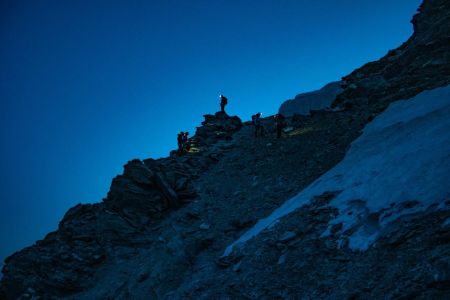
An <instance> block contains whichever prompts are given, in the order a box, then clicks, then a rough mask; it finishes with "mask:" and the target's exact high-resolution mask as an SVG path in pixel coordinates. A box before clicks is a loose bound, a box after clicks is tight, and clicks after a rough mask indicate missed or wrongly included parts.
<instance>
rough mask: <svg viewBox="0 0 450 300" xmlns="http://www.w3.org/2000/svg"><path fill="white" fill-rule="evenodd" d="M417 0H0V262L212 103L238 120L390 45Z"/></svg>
mask: <svg viewBox="0 0 450 300" xmlns="http://www.w3.org/2000/svg"><path fill="white" fill-rule="evenodd" d="M420 2H421V1H420V0H364V1H361V0H341V1H336V0H318V1H310V0H271V1H268V0H252V1H250V0H239V1H238V0H201V1H200V0H196V1H194V0H177V1H175V0H159V1H156V0H155V1H143V0H141V1H140V0H135V1H126V0H123V1H106V0H105V1H94V0H92V1H61V0H55V1H32V0H30V1H18V0H2V1H0V101H1V109H0V141H1V147H0V260H3V259H4V258H5V257H6V256H7V255H10V254H12V253H13V252H14V251H16V250H18V249H20V248H22V247H24V246H27V245H31V244H32V243H33V242H34V241H35V240H37V239H41V238H43V237H44V235H45V234H46V233H48V232H49V231H52V230H55V229H56V227H57V224H58V221H59V220H60V219H61V218H62V216H63V215H64V213H65V211H66V210H67V209H69V208H70V207H72V206H73V205H75V204H77V203H79V202H82V203H88V202H98V201H101V199H102V198H103V197H104V196H105V195H106V193H107V191H108V188H109V185H110V183H111V179H112V178H113V177H114V176H115V175H116V174H119V173H121V172H122V166H123V164H124V163H126V162H127V161H128V160H130V159H132V158H148V157H153V158H158V157H162V156H166V155H167V154H168V152H169V151H170V150H171V149H174V148H176V133H177V132H179V131H180V130H188V131H190V132H194V129H195V126H198V125H199V124H200V122H201V121H202V115H203V114H205V113H213V112H215V111H217V110H218V108H219V105H218V103H219V98H218V95H219V94H220V93H223V94H225V95H226V96H227V97H228V99H229V105H228V107H227V110H228V111H229V112H230V113H232V114H237V115H239V116H240V117H241V118H243V119H245V120H248V119H249V116H251V115H252V114H253V113H255V112H256V111H261V112H263V114H265V115H270V114H273V113H275V112H276V111H277V109H278V107H279V105H280V104H281V103H282V102H283V101H284V100H286V99H289V98H293V97H294V96H295V95H296V94H298V93H300V92H306V91H310V90H314V89H317V88H320V87H321V86H323V85H325V84H326V83H328V82H330V81H334V80H339V79H340V78H341V77H342V76H344V75H346V74H348V73H350V72H351V71H352V70H353V69H355V68H357V67H359V66H361V65H362V64H364V63H366V62H368V61H371V60H376V59H378V58H380V57H381V56H383V55H384V54H385V53H386V52H387V51H388V50H389V49H392V48H395V47H397V46H399V45H400V44H401V43H402V42H404V41H406V39H407V38H408V37H409V36H410V35H411V33H412V25H411V24H410V22H409V21H410V20H411V17H412V15H413V14H414V13H415V11H416V8H417V7H418V6H419V4H420Z"/></svg>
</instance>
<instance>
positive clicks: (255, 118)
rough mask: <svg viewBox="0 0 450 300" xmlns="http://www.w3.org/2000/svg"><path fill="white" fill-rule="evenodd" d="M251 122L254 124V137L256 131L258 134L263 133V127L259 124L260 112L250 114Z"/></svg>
mask: <svg viewBox="0 0 450 300" xmlns="http://www.w3.org/2000/svg"><path fill="white" fill-rule="evenodd" d="M252 123H253V126H255V137H258V131H259V132H260V135H261V136H262V135H263V127H262V126H261V113H260V112H259V113H257V114H255V115H253V116H252Z"/></svg>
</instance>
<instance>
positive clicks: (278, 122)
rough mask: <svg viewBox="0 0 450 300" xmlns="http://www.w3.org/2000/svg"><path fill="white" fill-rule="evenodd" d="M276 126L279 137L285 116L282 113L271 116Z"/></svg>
mask: <svg viewBox="0 0 450 300" xmlns="http://www.w3.org/2000/svg"><path fill="white" fill-rule="evenodd" d="M273 118H274V120H275V124H276V128H277V139H279V138H281V133H282V132H283V128H284V127H285V125H286V124H285V123H284V120H285V117H284V116H283V115H282V114H276V115H275V116H273Z"/></svg>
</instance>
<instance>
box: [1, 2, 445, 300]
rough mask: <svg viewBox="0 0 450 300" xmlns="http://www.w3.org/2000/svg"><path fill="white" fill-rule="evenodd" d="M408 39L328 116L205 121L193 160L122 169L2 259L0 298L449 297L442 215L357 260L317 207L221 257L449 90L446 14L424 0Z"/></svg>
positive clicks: (408, 226)
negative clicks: (432, 94)
mask: <svg viewBox="0 0 450 300" xmlns="http://www.w3.org/2000/svg"><path fill="white" fill-rule="evenodd" d="M413 25H414V29H415V31H414V34H413V36H412V37H411V38H410V39H409V40H408V41H407V42H406V43H404V44H403V45H402V46H401V47H399V48H398V49H396V50H392V51H390V52H389V53H388V54H387V55H386V56H385V57H384V58H382V59H381V60H379V61H377V62H373V63H369V64H367V65H365V66H363V67H361V68H360V69H357V70H355V71H354V72H353V73H351V74H350V75H348V76H346V77H344V78H343V92H342V93H340V94H339V95H338V96H337V98H336V101H335V102H334V104H333V106H334V107H335V109H333V110H321V111H313V112H312V113H311V114H310V115H308V116H300V115H294V116H293V117H292V118H289V119H288V123H289V127H290V129H289V131H287V132H285V133H284V137H283V139H281V140H277V139H276V138H275V136H274V123H273V121H272V119H271V118H266V119H264V120H263V125H264V126H265V128H266V129H267V130H266V131H267V132H266V135H265V136H264V137H260V138H258V139H254V138H253V128H252V126H251V125H250V124H249V123H242V122H241V120H240V119H239V118H238V117H229V116H227V115H226V114H223V113H220V112H219V113H216V114H215V115H205V121H204V122H203V123H202V126H200V127H199V128H198V129H197V131H196V134H195V136H194V137H193V139H192V148H191V150H190V152H189V153H187V154H185V155H182V156H178V155H177V154H176V153H172V154H171V156H170V157H168V158H163V159H159V160H153V159H147V160H143V161H142V160H131V161H130V162H128V163H127V164H126V165H125V166H124V172H123V174H122V175H119V176H117V177H116V178H114V180H113V182H112V185H111V189H110V192H109V193H108V195H107V197H106V198H105V199H104V201H103V202H102V203H95V204H84V205H77V206H75V207H73V208H71V209H70V210H69V211H68V212H67V213H66V215H65V216H64V218H63V219H62V221H61V222H60V224H59V227H58V230H57V231H56V232H52V233H50V234H48V235H47V236H46V237H45V238H44V239H43V240H41V241H39V242H37V243H36V244H35V245H33V246H31V247H28V248H25V249H23V250H21V251H19V252H17V253H15V254H13V255H12V256H10V257H9V258H7V259H6V261H5V267H4V268H3V271H2V272H3V274H4V277H3V278H2V280H1V289H0V298H1V299H61V298H65V299H160V298H162V299H183V298H186V299H189V298H190V299H249V298H250V299H272V298H276V299H293V298H294V299H295V298H331V299H337V298H339V299H341V298H348V299H359V298H389V299H390V298H402V297H403V298H405V297H406V298H423V299H427V298H435V299H439V298H442V299H445V298H447V297H448V296H449V293H450V291H449V289H448V286H449V283H450V277H449V274H450V269H449V268H450V266H449V264H448V258H449V257H450V246H449V242H450V238H449V228H448V224H447V225H445V224H446V223H445V222H446V221H445V220H448V217H449V211H437V212H436V211H433V212H424V213H420V214H418V215H415V216H410V217H409V218H408V219H405V220H402V221H401V222H400V223H401V224H400V226H397V227H396V229H395V230H393V231H392V233H391V234H390V235H387V236H386V237H385V238H383V239H381V240H380V241H379V242H378V244H377V246H376V247H373V248H371V249H370V250H368V251H367V252H364V253H355V252H352V251H350V250H349V249H348V248H341V249H337V248H336V244H335V243H334V241H333V239H324V238H322V237H321V236H320V233H321V232H323V231H324V230H325V228H326V226H327V224H328V221H329V220H330V219H331V218H332V217H333V216H334V215H336V213H337V212H336V210H335V209H333V208H331V207H328V206H326V204H327V203H329V202H330V200H331V199H332V198H333V196H334V195H333V193H332V191H330V193H325V194H323V195H320V196H319V197H317V198H315V199H314V200H313V201H312V202H311V203H310V204H308V205H307V206H305V207H303V208H301V209H299V210H297V211H295V212H294V213H292V214H290V215H288V216H287V217H285V218H284V219H283V221H282V222H281V223H280V224H279V225H277V226H276V227H274V228H273V229H271V231H269V232H267V233H265V234H263V235H261V236H258V237H256V238H255V239H254V241H252V243H249V244H248V245H246V246H245V247H244V248H243V249H242V250H241V251H236V252H234V253H233V254H232V255H229V256H227V257H223V256H222V254H223V251H224V249H225V248H226V247H227V246H228V245H229V244H230V243H232V242H233V241H234V240H236V239H237V238H238V237H239V236H240V235H242V233H243V232H245V231H246V230H247V229H248V228H250V227H251V226H252V225H254V224H255V223H256V222H257V221H258V220H259V219H261V218H263V217H266V216H267V215H269V214H270V213H271V212H272V211H273V210H274V209H275V208H277V207H279V206H280V205H281V204H282V203H283V202H284V201H285V200H286V199H289V198H291V197H293V196H294V195H296V194H297V193H298V192H299V191H301V190H303V189H304V188H306V187H307V186H308V185H309V184H311V183H312V182H313V181H314V180H315V179H317V178H318V177H319V176H321V175H322V174H324V173H325V172H326V171H328V170H329V169H331V168H332V167H334V166H335V165H336V164H338V163H339V162H340V161H341V160H342V159H343V158H344V156H345V153H346V151H347V149H348V147H349V145H350V143H351V142H352V141H354V140H355V139H356V138H357V137H358V136H360V134H361V130H362V129H363V128H364V126H365V125H366V124H367V123H368V122H370V121H371V120H373V118H374V117H376V116H377V115H378V114H379V113H380V112H382V111H383V110H384V109H386V107H387V106H388V105H389V104H390V103H391V102H393V101H396V100H400V99H408V98H411V97H413V96H415V95H417V94H418V93H420V92H422V91H424V90H427V89H434V88H436V87H440V86H445V85H448V84H450V36H449V32H450V3H449V1H444V0H425V1H424V2H423V4H422V5H421V6H420V8H419V13H418V14H417V15H416V16H415V17H414V18H413ZM337 287H338V288H337Z"/></svg>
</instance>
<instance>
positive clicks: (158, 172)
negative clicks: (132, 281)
mask: <svg viewBox="0 0 450 300" xmlns="http://www.w3.org/2000/svg"><path fill="white" fill-rule="evenodd" d="M205 119H206V121H205V122H203V126H201V127H199V128H198V129H197V133H196V135H195V136H194V137H193V138H192V139H191V143H192V144H194V145H195V146H196V147H197V148H196V151H195V152H190V153H186V154H184V155H181V156H180V155H177V154H175V155H172V156H171V157H169V158H165V159H160V160H153V159H147V160H144V161H141V160H139V159H134V160H131V161H129V162H128V163H127V164H126V165H125V166H124V172H123V174H122V175H118V176H117V177H115V178H114V179H113V181H112V184H111V188H110V191H109V192H108V195H107V197H106V198H105V199H104V201H103V203H96V204H78V205H76V206H75V207H73V208H71V209H70V210H69V211H68V212H67V213H66V214H65V216H64V217H63V219H62V220H61V222H60V224H59V226H58V230H57V231H55V232H52V233H50V234H48V235H47V236H46V237H45V238H44V239H43V240H41V241H38V242H36V244H35V245H33V246H31V247H28V248H25V249H23V250H21V251H19V252H16V253H14V254H13V255H11V256H10V257H8V258H7V259H6V261H5V267H4V268H3V275H4V276H3V278H2V280H1V290H0V298H1V299H3V298H6V299H16V298H19V297H21V298H23V299H29V298H32V297H42V296H45V297H46V298H45V299H47V298H53V297H65V296H67V295H70V294H73V293H77V292H80V291H82V290H86V289H89V288H91V287H92V286H93V285H95V282H94V281H92V276H93V274H94V273H95V271H96V270H97V269H98V268H101V266H102V265H105V264H108V262H111V261H114V260H115V259H117V257H120V256H121V255H126V254H124V253H126V252H127V251H125V250H123V248H127V249H129V248H135V247H143V245H146V244H148V243H150V241H151V240H152V237H151V236H150V235H149V233H148V232H149V229H148V228H149V227H151V226H153V225H154V224H155V223H157V222H159V221H160V220H161V218H163V217H164V215H166V214H167V213H169V212H170V211H173V210H174V209H176V208H178V207H179V206H181V205H183V204H185V203H187V202H189V201H192V200H193V199H195V198H196V197H197V192H196V190H195V189H194V187H193V185H192V181H193V180H195V179H196V178H197V177H198V175H199V174H201V173H202V172H204V171H205V170H207V169H208V168H210V167H211V166H212V165H214V164H215V163H217V161H218V154H217V149H216V148H215V144H216V143H217V142H218V141H220V140H222V139H229V138H230V137H231V136H232V134H233V133H234V132H236V131H237V130H239V129H240V128H241V127H242V122H241V120H240V119H239V118H238V117H230V116H228V115H226V114H223V113H220V112H219V113H217V114H216V115H207V116H205ZM205 126H206V127H207V128H205ZM196 141H197V143H196ZM198 141H200V142H198Z"/></svg>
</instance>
